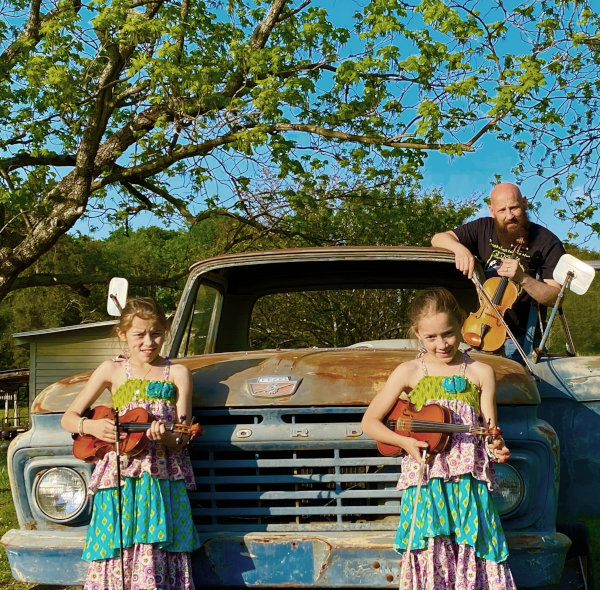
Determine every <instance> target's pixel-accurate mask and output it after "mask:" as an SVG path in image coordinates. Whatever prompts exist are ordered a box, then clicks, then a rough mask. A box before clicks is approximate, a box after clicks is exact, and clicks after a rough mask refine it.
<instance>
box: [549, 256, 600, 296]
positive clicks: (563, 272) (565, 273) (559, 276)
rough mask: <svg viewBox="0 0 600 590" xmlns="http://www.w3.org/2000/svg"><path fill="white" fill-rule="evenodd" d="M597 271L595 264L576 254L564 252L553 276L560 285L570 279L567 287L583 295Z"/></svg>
mask: <svg viewBox="0 0 600 590" xmlns="http://www.w3.org/2000/svg"><path fill="white" fill-rule="evenodd" d="M595 273H596V271H595V270H594V267H593V266H590V265H589V264H586V263H585V262H582V261H581V260H578V259H577V258H575V256H571V255H570V254H564V255H563V256H561V258H560V260H559V261H558V264H557V265H556V268H555V269H554V273H552V277H553V278H554V280H555V281H556V282H557V283H559V284H560V285H564V284H565V283H567V281H568V280H569V279H570V281H569V282H568V283H567V286H566V288H567V289H570V290H571V291H573V293H575V294H577V295H583V294H584V293H586V292H587V290H588V289H589V287H590V285H591V284H592V281H593V280H594V275H595Z"/></svg>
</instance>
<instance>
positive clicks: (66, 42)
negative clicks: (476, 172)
mask: <svg viewBox="0 0 600 590" xmlns="http://www.w3.org/2000/svg"><path fill="white" fill-rule="evenodd" d="M325 5H326V3H320V4H318V3H317V2H316V1H314V3H311V0H305V1H303V2H302V3H301V4H298V5H293V4H292V3H291V2H289V1H288V0H270V1H268V2H267V1H265V0H228V1H227V2H224V1H223V2H221V1H218V0H208V1H203V2H200V1H199V2H190V1H189V0H95V1H94V2H93V3H91V4H88V5H85V6H84V5H83V4H82V3H81V2H80V0H60V1H59V2H55V1H53V0H46V2H42V0H29V2H23V1H22V0H18V1H17V0H9V1H8V2H7V3H6V4H5V5H4V7H3V11H4V16H5V20H6V19H10V22H11V23H12V26H11V27H9V26H6V25H2V27H3V28H2V29H1V30H0V35H1V37H0V39H1V43H2V53H1V55H0V71H1V75H0V95H1V98H2V107H1V108H0V146H1V148H2V150H3V154H2V157H1V158H0V180H1V183H2V184H1V187H0V229H1V230H2V231H1V232H0V300H1V299H2V298H4V297H5V296H6V294H7V293H8V291H9V290H10V288H11V285H12V284H13V283H14V281H15V280H16V279H17V277H18V276H19V275H20V274H21V273H22V272H23V271H24V270H25V269H27V268H28V267H29V266H31V265H32V264H33V263H34V262H35V261H36V260H37V259H38V258H39V257H40V256H41V255H42V254H43V253H44V252H45V251H47V250H48V249H49V248H51V247H52V245H53V244H55V243H56V241H57V240H58V239H59V237H60V236H61V235H63V234H64V233H65V232H66V231H68V230H69V229H70V228H71V227H72V226H73V224H74V223H75V222H76V221H77V220H78V219H79V218H80V217H81V216H82V215H84V214H88V215H90V216H91V217H94V216H96V215H98V216H101V217H102V218H103V219H104V220H109V221H113V222H117V223H121V224H123V225H124V226H125V227H127V226H128V224H129V222H130V220H131V218H132V216H135V215H137V214H139V213H140V212H142V211H149V212H150V213H152V214H154V215H156V216H157V217H159V218H161V219H163V220H166V221H173V222H175V221H177V222H178V223H181V224H184V225H186V226H188V227H189V226H191V225H193V224H195V223H198V222H200V221H201V220H203V219H208V218H213V219H216V218H221V219H227V220H229V221H230V222H231V224H232V227H234V226H233V224H234V223H235V224H238V226H237V227H238V229H237V230H235V231H236V232H238V235H237V237H236V238H235V239H236V240H237V242H236V243H238V244H239V243H240V239H241V238H242V234H244V235H247V236H249V239H250V240H254V239H256V236H257V235H263V236H267V235H269V234H273V233H277V232H279V231H281V232H282V235H284V236H285V237H286V238H290V237H293V236H294V235H295V234H294V232H295V229H294V223H293V221H294V216H297V215H301V214H302V213H301V212H302V211H303V210H305V209H312V208H314V207H316V206H318V205H319V203H318V201H316V200H315V198H314V195H313V194H311V191H309V190H306V187H311V186H312V185H315V184H317V185H318V184H319V182H321V181H322V179H323V178H324V177H329V176H331V175H332V174H333V173H336V174H337V173H338V172H339V175H341V177H342V178H343V182H344V183H346V184H347V186H348V187H353V186H360V188H361V191H360V192H359V193H353V194H354V195H356V194H358V195H359V196H360V195H362V194H367V195H373V194H374V192H377V191H379V193H380V194H385V193H386V190H387V186H388V185H389V184H390V183H393V182H400V183H401V184H402V186H404V187H405V191H406V194H410V193H411V190H412V189H413V188H414V187H413V185H414V183H415V182H418V180H419V179H420V172H419V170H420V167H421V166H422V165H423V163H424V161H425V158H426V154H427V152H428V151H431V150H438V151H442V152H444V153H447V154H449V155H453V156H460V155H462V154H465V153H471V152H474V151H475V149H476V147H477V146H478V142H479V141H480V140H481V138H483V137H484V136H485V135H486V134H488V133H490V132H500V131H503V132H504V133H505V137H506V138H507V139H511V138H516V137H517V136H518V135H519V133H522V132H523V131H524V130H525V131H526V129H524V127H523V121H529V120H532V119H531V116H530V115H529V114H528V113H533V114H534V115H535V114H536V113H539V118H540V120H541V123H542V124H544V125H545V124H546V123H545V121H546V118H547V115H546V114H545V113H546V111H544V106H543V105H545V104H546V103H545V102H544V101H543V100H542V95H543V94H544V93H546V94H548V92H549V90H548V89H549V88H550V89H551V88H553V86H552V82H551V80H556V81H557V82H556V83H557V84H559V86H560V84H561V82H560V80H562V78H561V76H563V72H562V70H561V71H559V70H560V68H559V67H558V65H557V64H558V62H559V61H560V59H559V57H561V56H564V58H565V60H566V61H567V64H568V68H567V69H569V68H570V70H569V71H574V70H575V68H576V64H577V63H579V62H578V59H580V58H579V57H578V55H574V54H572V53H568V51H567V50H570V48H573V47H584V46H585V47H588V48H589V52H588V54H586V56H584V58H585V59H586V60H587V61H586V64H588V63H590V62H589V60H590V59H592V58H594V59H595V57H594V56H595V55H596V53H595V52H596V49H595V47H596V46H595V45H594V43H595V42H596V41H595V39H596V37H594V36H593V35H592V33H591V32H589V31H588V29H589V28H590V27H592V28H593V26H595V25H594V23H596V24H597V20H595V19H596V16H595V14H594V13H593V12H592V11H591V9H590V8H589V5H588V3H587V2H585V1H583V2H582V1H579V0H578V1H577V2H575V0H573V1H568V0H561V1H560V2H559V1H556V2H548V3H546V2H535V1H533V0H529V1H528V2H524V3H522V4H521V5H519V6H518V7H517V8H516V9H514V10H513V11H512V12H510V13H509V12H507V9H505V8H504V5H503V4H502V3H501V2H500V0H486V1H485V2H484V1H483V0H480V1H477V0H476V1H475V2H471V1H470V2H468V3H467V2H464V1H463V2H459V1H455V0H421V1H420V2H417V3H416V4H415V5H411V4H408V3H404V2H402V1H400V0H365V2H364V7H363V8H362V10H361V11H359V12H358V13H357V14H356V15H355V16H354V24H353V25H352V27H350V28H347V27H345V26H340V25H336V24H334V22H333V21H335V20H336V19H337V20H339V18H340V15H339V14H332V15H331V16H329V15H328V14H327V11H326V9H325ZM553 6H557V7H559V8H560V10H559V9H558V8H557V9H556V10H557V11H558V12H556V14H555V13H554V12H553V10H554V9H553ZM478 7H479V8H478ZM483 9H485V11H483ZM479 10H482V11H481V12H479ZM499 17H500V18H499ZM582 23H583V24H582ZM567 25H568V26H567ZM585 27H587V28H585ZM530 30H531V32H533V33H535V35H534V36H533V37H527V36H526V33H528V32H529V31H530ZM516 33H519V34H521V33H523V36H522V41H521V42H520V45H519V51H517V52H515V49H514V47H515V43H514V35H515V34H516ZM559 37H560V39H559ZM585 43H588V44H587V45H585ZM574 51H575V53H576V50H574ZM548 53H549V54H550V55H551V56H552V55H554V56H555V57H554V58H551V59H550V61H547V60H546V59H545V57H544V56H545V55H546V54H548ZM557 56H558V57H557ZM594 63H595V62H594ZM561 64H562V62H561ZM565 67H567V66H566V65H565ZM586 67H587V66H586ZM588 71H591V73H592V74H593V73H594V72H593V71H592V70H590V69H589V68H588V69H587V70H585V72H588ZM585 72H583V73H581V74H580V75H581V76H582V77H583V78H585V77H586V76H587V73H585ZM582 92H583V90H582ZM550 98H551V99H552V100H554V98H555V95H551V96H550ZM550 98H549V100H550ZM565 100H566V101H567V102H569V101H571V102H573V101H575V102H577V101H578V100H579V101H580V100H583V99H582V96H581V95H580V94H578V95H577V96H575V97H574V98H573V97H571V96H570V95H569V96H568V97H566V98H565ZM577 104H579V103H577ZM552 108H554V109H555V111H556V112H557V113H558V112H559V111H557V110H556V107H551V106H550V107H547V110H548V109H550V110H551V109H552ZM574 108H576V107H574ZM528 109H529V110H528ZM548 112H550V111H548ZM550 118H551V119H552V118H554V119H556V117H555V116H554V117H550ZM549 124H550V123H549ZM554 124H556V123H554ZM508 125H512V127H507V126H508ZM274 179H275V180H276V181H278V182H280V187H281V190H282V192H281V193H280V195H279V197H278V198H277V199H273V195H272V194H269V193H268V191H267V194H265V193H264V191H263V190H262V186H263V184H268V183H269V182H271V181H273V180H274ZM344 193H345V191H344V190H341V191H339V194H338V197H339V198H343V197H344ZM282 195H283V196H284V202H283V203H282V202H281V196H282ZM332 202H333V201H332ZM240 227H241V228H251V229H252V231H249V233H248V232H247V229H244V230H243V231H242V230H240V229H239V228H240ZM245 232H246V233H245ZM300 239H303V238H302V236H300Z"/></svg>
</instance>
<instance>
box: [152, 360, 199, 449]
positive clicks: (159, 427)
mask: <svg viewBox="0 0 600 590" xmlns="http://www.w3.org/2000/svg"><path fill="white" fill-rule="evenodd" d="M171 378H172V379H173V383H174V384H175V386H176V387H177V392H178V393H177V403H176V408H177V416H175V417H174V418H175V422H179V417H180V416H184V415H185V416H186V420H185V423H186V424H189V423H190V422H191V420H192V391H193V383H192V373H191V372H190V370H189V369H188V368H187V367H186V366H185V365H172V366H171ZM163 424H164V422H163V421H162V420H155V421H154V422H153V423H152V425H151V426H150V428H149V429H148V431H147V435H148V438H149V439H150V440H156V441H159V442H160V444H161V445H165V446H167V447H172V448H180V447H181V445H178V444H177V443H176V442H175V441H176V439H177V437H178V436H179V435H177V434H174V433H172V432H166V431H165V427H164V426H163ZM187 440H188V438H187V437H186V436H185V435H184V437H183V441H187Z"/></svg>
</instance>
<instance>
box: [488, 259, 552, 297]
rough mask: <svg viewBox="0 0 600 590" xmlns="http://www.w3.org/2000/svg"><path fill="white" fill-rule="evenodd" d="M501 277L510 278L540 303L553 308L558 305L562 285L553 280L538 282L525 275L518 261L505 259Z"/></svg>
mask: <svg viewBox="0 0 600 590" xmlns="http://www.w3.org/2000/svg"><path fill="white" fill-rule="evenodd" d="M498 274H499V275H500V276H501V277H508V278H509V279H510V280H511V281H513V282H514V283H517V285H520V286H521V287H523V289H525V291H527V293H529V295H531V297H532V298H533V299H535V300H536V301H537V302H538V303H541V304H542V305H546V306H548V307H552V306H553V305H554V304H555V303H556V298H557V297H558V293H559V291H560V285H559V284H558V283H557V282H556V281H553V280H552V279H544V280H543V281H538V280H536V279H534V278H533V277H530V276H529V275H528V274H525V273H524V272H523V271H522V270H521V267H520V266H519V263H518V262H517V261H516V260H512V259H510V258H505V259H504V260H503V261H502V266H501V267H500V268H499V269H498Z"/></svg>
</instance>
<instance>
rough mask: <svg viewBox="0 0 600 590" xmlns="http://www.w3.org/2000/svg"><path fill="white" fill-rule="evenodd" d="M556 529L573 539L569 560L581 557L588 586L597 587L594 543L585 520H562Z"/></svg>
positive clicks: (568, 554) (590, 587)
mask: <svg viewBox="0 0 600 590" xmlns="http://www.w3.org/2000/svg"><path fill="white" fill-rule="evenodd" d="M556 530H557V532H559V533H563V534H564V535H567V537H569V539H571V543H572V544H571V547H570V548H569V552H568V553H567V560H570V559H577V560H578V559H579V558H581V562H582V565H583V568H584V572H585V576H586V581H587V587H588V588H589V589H590V590H592V589H593V588H595V587H596V586H595V583H594V564H593V553H592V543H591V541H590V533H589V532H588V529H587V526H586V525H585V523H584V522H562V523H557V524H556Z"/></svg>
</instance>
